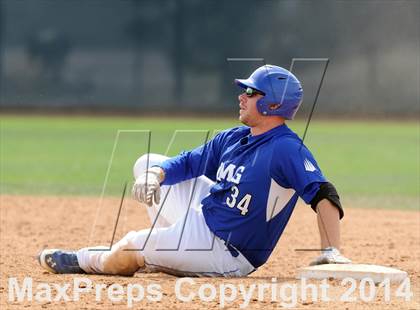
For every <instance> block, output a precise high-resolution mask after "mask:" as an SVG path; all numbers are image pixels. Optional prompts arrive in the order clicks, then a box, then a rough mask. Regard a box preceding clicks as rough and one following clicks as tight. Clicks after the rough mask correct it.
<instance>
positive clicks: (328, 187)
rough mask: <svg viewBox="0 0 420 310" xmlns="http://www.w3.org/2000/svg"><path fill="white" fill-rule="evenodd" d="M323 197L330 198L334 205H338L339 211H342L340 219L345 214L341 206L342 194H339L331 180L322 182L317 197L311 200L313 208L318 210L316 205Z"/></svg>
mask: <svg viewBox="0 0 420 310" xmlns="http://www.w3.org/2000/svg"><path fill="white" fill-rule="evenodd" d="M322 199H328V200H329V201H330V202H331V203H332V204H333V205H334V206H336V207H337V209H338V212H339V213H340V220H341V219H342V218H343V216H344V211H343V207H342V206H341V202H340V196H338V193H337V190H336V189H335V187H334V185H332V184H331V183H330V182H327V183H322V184H321V185H320V186H319V191H318V192H317V193H316V195H315V197H314V198H313V199H312V200H311V208H312V209H313V210H314V211H315V212H316V206H317V205H318V203H319V202H320V201H321V200H322Z"/></svg>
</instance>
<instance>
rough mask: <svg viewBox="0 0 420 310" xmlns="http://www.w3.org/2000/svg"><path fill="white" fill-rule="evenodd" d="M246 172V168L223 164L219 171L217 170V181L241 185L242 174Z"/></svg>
mask: <svg viewBox="0 0 420 310" xmlns="http://www.w3.org/2000/svg"><path fill="white" fill-rule="evenodd" d="M244 171H245V167H244V166H239V167H236V165H234V164H229V165H227V166H226V165H225V163H224V162H222V163H221V164H220V166H219V169H217V174H216V179H217V181H219V182H220V181H222V180H225V179H226V181H228V182H232V183H235V184H239V182H240V181H241V177H242V173H243V172H244Z"/></svg>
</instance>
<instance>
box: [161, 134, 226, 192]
mask: <svg viewBox="0 0 420 310" xmlns="http://www.w3.org/2000/svg"><path fill="white" fill-rule="evenodd" d="M225 136H226V132H221V133H219V134H218V135H216V136H215V137H214V138H213V139H212V140H210V141H209V142H207V143H206V144H204V145H202V146H200V147H198V148H196V149H193V150H191V151H188V152H182V153H181V154H179V155H178V156H175V157H172V158H170V159H168V160H166V161H164V162H163V163H162V164H160V165H159V166H160V167H161V168H162V169H163V170H164V171H165V180H164V181H163V183H162V184H164V185H173V184H176V183H179V182H182V181H185V180H189V179H192V178H196V177H199V176H201V175H205V176H207V177H208V178H209V179H211V180H213V181H215V180H216V172H217V168H218V165H219V158H220V153H221V150H222V146H223V142H224V139H225Z"/></svg>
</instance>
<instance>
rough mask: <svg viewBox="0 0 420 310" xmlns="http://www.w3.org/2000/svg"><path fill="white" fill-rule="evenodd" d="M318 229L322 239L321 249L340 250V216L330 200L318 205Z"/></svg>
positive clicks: (324, 200) (322, 201)
mask: <svg viewBox="0 0 420 310" xmlns="http://www.w3.org/2000/svg"><path fill="white" fill-rule="evenodd" d="M317 220H318V229H319V234H320V237H321V248H323V249H324V248H327V247H330V246H332V247H335V248H337V249H339V248H340V214H339V211H338V209H337V207H336V206H334V205H333V204H332V203H331V202H330V201H329V200H328V199H323V200H321V201H320V202H319V203H318V205H317Z"/></svg>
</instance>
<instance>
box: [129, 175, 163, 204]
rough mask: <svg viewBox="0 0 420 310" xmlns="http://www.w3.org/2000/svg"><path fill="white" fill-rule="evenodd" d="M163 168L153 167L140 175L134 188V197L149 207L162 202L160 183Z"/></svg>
mask: <svg viewBox="0 0 420 310" xmlns="http://www.w3.org/2000/svg"><path fill="white" fill-rule="evenodd" d="M162 175H163V172H162V169H161V168H160V167H152V168H150V169H149V170H147V171H146V172H145V173H143V174H142V175H140V176H139V177H138V178H137V180H136V182H134V185H133V188H132V191H131V192H132V194H133V198H134V199H136V200H137V201H138V202H140V203H145V204H147V205H148V206H149V207H151V206H153V204H159V202H160V183H161V182H162V181H163V180H162V179H163V178H162Z"/></svg>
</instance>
